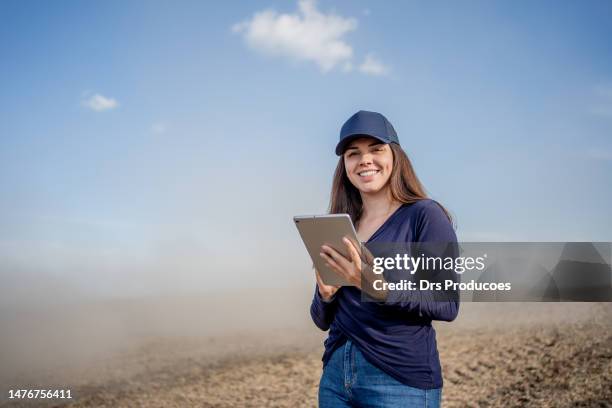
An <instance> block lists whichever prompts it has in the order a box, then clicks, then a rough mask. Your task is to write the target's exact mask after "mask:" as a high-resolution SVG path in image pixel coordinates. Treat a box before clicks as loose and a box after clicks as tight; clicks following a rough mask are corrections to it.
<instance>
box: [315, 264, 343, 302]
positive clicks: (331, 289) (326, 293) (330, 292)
mask: <svg viewBox="0 0 612 408" xmlns="http://www.w3.org/2000/svg"><path fill="white" fill-rule="evenodd" d="M315 274H316V276H317V286H318V287H319V295H321V297H322V298H323V300H324V301H325V302H329V301H330V300H331V298H332V297H333V296H334V295H335V294H336V292H337V291H338V289H340V286H334V285H326V284H324V283H323V279H321V275H320V274H319V271H317V270H316V269H315Z"/></svg>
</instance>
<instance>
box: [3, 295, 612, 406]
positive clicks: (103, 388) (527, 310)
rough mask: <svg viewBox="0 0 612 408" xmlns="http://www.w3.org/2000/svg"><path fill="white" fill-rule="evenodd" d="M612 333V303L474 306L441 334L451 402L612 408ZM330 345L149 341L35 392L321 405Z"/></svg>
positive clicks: (148, 401) (274, 336)
mask: <svg viewBox="0 0 612 408" xmlns="http://www.w3.org/2000/svg"><path fill="white" fill-rule="evenodd" d="M611 329H612V304H578V303H574V304H528V305H520V304H465V305H463V309H462V311H461V315H460V318H459V319H458V320H457V321H455V322H453V323H449V324H440V325H437V330H438V344H439V349H440V354H441V360H442V365H443V371H444V381H445V386H444V391H443V405H444V406H446V407H465V406H474V407H476V406H483V407H486V406H490V407H524V406H537V407H539V406H544V407H575V406H582V407H609V406H612V330H611ZM323 339H324V333H321V332H318V331H317V329H316V328H315V327H314V326H312V327H303V328H292V329H291V330H282V329H276V330H269V331H268V332H266V333H258V332H256V331H244V332H234V333H226V334H224V335H217V336H208V337H202V336H181V337H177V336H161V337H159V336H158V337H153V338H151V337H145V338H142V339H141V340H140V341H139V342H138V343H135V344H134V345H132V346H130V347H129V348H126V349H124V350H123V351H121V352H116V353H111V354H107V355H104V356H100V357H99V359H98V360H96V361H94V362H91V363H90V364H88V365H87V366H86V367H78V368H75V367H67V368H66V369H65V370H59V371H56V372H54V373H53V374H52V376H51V377H48V378H47V379H46V380H42V379H39V380H38V381H39V382H38V384H41V383H44V384H46V385H47V386H48V385H49V384H52V383H55V384H61V385H63V388H66V387H67V386H70V387H71V388H72V390H73V394H74V396H75V398H74V399H73V400H72V402H71V403H69V404H61V406H69V407H122V406H125V407H128V406H129V407H133V406H142V407H186V406H199V407H312V406H316V396H317V385H318V381H319V377H320V375H321V361H320V358H321V353H322V340H323ZM50 375H51V374H50ZM41 378H42V377H41ZM21 381H25V378H23V379H22V380H21ZM41 381H42V382H41ZM4 401H5V403H4V404H0V406H3V407H4V406H19V405H24V406H33V405H28V404H17V403H16V402H14V401H13V402H8V401H6V400H4ZM57 403H58V401H57V400H56V401H55V402H54V403H53V404H55V405H58V404H57ZM53 404H48V405H50V406H53ZM36 405H40V404H36Z"/></svg>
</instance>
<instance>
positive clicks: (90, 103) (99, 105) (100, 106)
mask: <svg viewBox="0 0 612 408" xmlns="http://www.w3.org/2000/svg"><path fill="white" fill-rule="evenodd" d="M82 104H83V106H85V107H87V108H89V109H91V110H94V111H96V112H102V111H105V110H111V109H115V108H116V107H117V106H119V102H117V100H116V99H113V98H107V97H106V96H103V95H100V94H93V95H91V96H89V97H86V98H85V99H83V101H82Z"/></svg>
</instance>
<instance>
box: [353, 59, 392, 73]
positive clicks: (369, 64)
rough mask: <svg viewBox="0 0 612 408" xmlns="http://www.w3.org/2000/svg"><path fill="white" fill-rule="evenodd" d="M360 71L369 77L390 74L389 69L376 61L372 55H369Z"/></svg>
mask: <svg viewBox="0 0 612 408" xmlns="http://www.w3.org/2000/svg"><path fill="white" fill-rule="evenodd" d="M359 71H361V72H363V73H364V74H368V75H376V76H381V75H387V74H388V73H389V67H388V66H387V65H385V64H383V63H382V62H381V61H379V60H378V59H376V58H375V57H374V56H373V55H372V54H368V55H366V57H365V60H364V61H363V63H362V64H361V65H360V66H359Z"/></svg>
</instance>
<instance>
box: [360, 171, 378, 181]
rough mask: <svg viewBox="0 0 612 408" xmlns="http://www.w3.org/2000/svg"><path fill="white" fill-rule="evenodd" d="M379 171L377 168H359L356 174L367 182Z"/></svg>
mask: <svg viewBox="0 0 612 408" xmlns="http://www.w3.org/2000/svg"><path fill="white" fill-rule="evenodd" d="M379 173H380V170H377V169H368V170H361V171H360V172H358V173H357V175H358V176H359V177H360V178H361V180H362V181H364V182H368V181H372V180H374V177H375V176H377V175H378V174H379Z"/></svg>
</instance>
